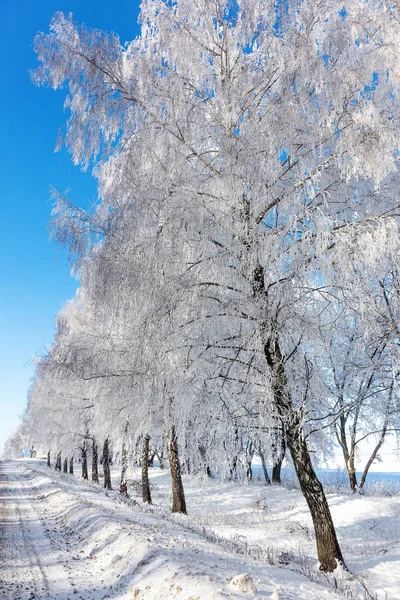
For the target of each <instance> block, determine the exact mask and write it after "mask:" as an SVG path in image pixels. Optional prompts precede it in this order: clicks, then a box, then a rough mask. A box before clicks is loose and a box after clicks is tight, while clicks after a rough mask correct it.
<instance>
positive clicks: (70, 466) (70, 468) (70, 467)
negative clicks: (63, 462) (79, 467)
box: [69, 456, 74, 475]
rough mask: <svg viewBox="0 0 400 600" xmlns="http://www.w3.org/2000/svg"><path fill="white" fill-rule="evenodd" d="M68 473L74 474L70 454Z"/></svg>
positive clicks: (72, 460)
mask: <svg viewBox="0 0 400 600" xmlns="http://www.w3.org/2000/svg"><path fill="white" fill-rule="evenodd" d="M69 474H70V475H73V474H74V457H73V456H71V458H70V459H69Z"/></svg>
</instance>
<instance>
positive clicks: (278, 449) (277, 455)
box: [272, 429, 286, 483]
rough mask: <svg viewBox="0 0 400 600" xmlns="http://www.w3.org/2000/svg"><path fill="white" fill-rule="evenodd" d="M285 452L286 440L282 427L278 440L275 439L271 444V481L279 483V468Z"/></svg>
mask: <svg viewBox="0 0 400 600" xmlns="http://www.w3.org/2000/svg"><path fill="white" fill-rule="evenodd" d="M285 453H286V442H285V438H284V432H283V429H282V431H281V437H280V440H276V441H275V442H274V443H273V444H272V456H273V462H274V464H273V467H272V483H281V469H282V463H283V459H284V458H285Z"/></svg>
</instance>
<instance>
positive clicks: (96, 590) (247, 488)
mask: <svg viewBox="0 0 400 600" xmlns="http://www.w3.org/2000/svg"><path fill="white" fill-rule="evenodd" d="M150 476H151V482H152V486H153V487H152V494H153V501H154V506H153V507H143V506H141V504H140V498H139V497H136V493H135V490H136V489H137V487H136V486H135V484H134V481H135V480H137V481H138V480H139V471H138V470H136V469H134V470H132V471H131V472H130V474H129V480H130V482H131V485H130V487H129V494H130V497H129V498H128V499H126V500H122V499H121V497H120V496H119V494H118V492H117V491H112V492H107V493H105V492H104V490H103V489H102V488H101V487H98V486H95V485H93V484H91V483H90V482H83V481H82V480H81V479H80V478H79V473H76V474H75V476H74V477H72V476H70V475H64V474H60V473H55V472H54V471H53V470H49V469H47V467H46V466H45V465H44V463H43V462H41V461H39V460H28V459H27V460H20V461H2V462H0V494H1V503H0V510H1V530H2V531H1V539H2V544H1V547H0V553H1V581H0V583H1V585H0V590H1V592H0V594H1V595H0V597H1V598H2V599H4V600H31V599H33V598H35V599H41V600H50V599H51V600H53V599H54V600H56V599H57V600H67V599H70V600H72V599H74V598H77V599H79V600H103V599H106V598H114V599H116V598H118V599H121V600H122V599H126V600H128V599H129V600H147V599H148V600H162V599H164V598H165V599H167V598H177V599H178V600H203V599H204V600H208V599H210V600H211V599H220V598H221V599H222V598H259V599H264V598H271V597H272V598H276V599H277V598H281V600H297V599H298V600H321V599H323V598H343V597H347V598H376V597H377V598H379V600H384V599H385V598H387V600H394V599H399V598H400V497H399V496H397V497H376V496H368V495H365V496H359V495H355V496H350V495H339V494H329V495H328V499H329V503H330V506H331V509H332V513H333V517H334V521H335V524H336V526H337V531H338V536H339V540H340V542H341V545H342V548H343V551H344V554H345V556H346V560H347V561H348V566H349V567H350V570H351V571H352V573H353V576H351V577H349V576H346V577H342V576H340V574H335V575H336V583H337V585H338V590H337V591H335V590H334V584H335V581H334V578H333V577H331V580H330V581H329V582H328V581H327V580H326V577H325V576H324V575H322V574H319V572H318V571H317V565H316V560H315V547H314V540H313V533H312V526H311V520H310V517H309V514H308V511H307V508H306V506H305V502H304V500H303V499H302V496H301V494H300V493H299V491H297V490H289V489H286V488H282V487H280V486H274V487H265V486H263V485H261V484H259V483H255V484H251V485H241V484H238V483H231V482H220V481H215V480H213V481H210V480H203V479H201V478H197V477H188V476H186V477H184V483H185V489H186V497H187V505H188V513H189V514H188V516H180V515H174V516H171V515H170V514H169V506H170V492H169V475H168V472H167V470H164V471H161V470H160V469H158V468H153V469H151V470H150ZM117 481H118V473H117V471H115V487H116V488H117ZM138 491H139V490H138ZM242 573H249V574H250V575H251V577H252V579H253V582H254V584H255V587H256V591H255V592H249V593H244V592H237V591H236V590H234V589H233V588H232V586H231V585H230V582H231V579H232V578H233V577H234V576H236V575H239V574H242ZM306 575H308V577H307V576H306ZM355 576H357V577H355ZM358 578H362V581H363V582H364V585H365V586H366V587H367V588H368V590H369V595H368V594H367V592H365V590H363V585H362V583H361V582H360V580H359V579H358ZM375 594H377V596H376V595H375Z"/></svg>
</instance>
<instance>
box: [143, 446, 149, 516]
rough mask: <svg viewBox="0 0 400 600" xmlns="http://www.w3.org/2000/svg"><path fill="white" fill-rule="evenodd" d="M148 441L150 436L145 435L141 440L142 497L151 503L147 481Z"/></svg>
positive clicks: (144, 500) (145, 501)
mask: <svg viewBox="0 0 400 600" xmlns="http://www.w3.org/2000/svg"><path fill="white" fill-rule="evenodd" d="M149 442H150V436H148V435H145V436H144V438H143V442H142V498H143V502H144V503H147V504H151V494H150V482H149Z"/></svg>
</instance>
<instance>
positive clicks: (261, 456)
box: [258, 447, 271, 485]
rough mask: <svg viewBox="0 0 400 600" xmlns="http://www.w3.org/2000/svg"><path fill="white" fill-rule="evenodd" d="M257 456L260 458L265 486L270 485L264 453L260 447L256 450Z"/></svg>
mask: <svg viewBox="0 0 400 600" xmlns="http://www.w3.org/2000/svg"><path fill="white" fill-rule="evenodd" d="M258 454H259V456H260V458H261V466H262V470H263V473H264V477H265V485H271V480H270V478H269V475H268V471H267V465H266V463H265V455H264V451H263V450H262V449H261V447H260V448H259V449H258Z"/></svg>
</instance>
